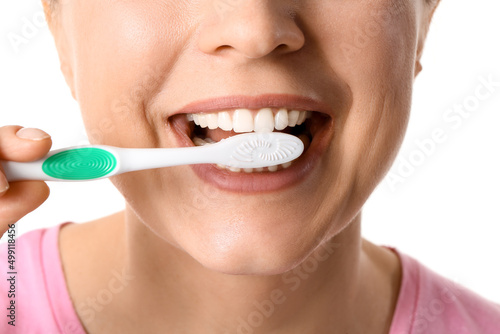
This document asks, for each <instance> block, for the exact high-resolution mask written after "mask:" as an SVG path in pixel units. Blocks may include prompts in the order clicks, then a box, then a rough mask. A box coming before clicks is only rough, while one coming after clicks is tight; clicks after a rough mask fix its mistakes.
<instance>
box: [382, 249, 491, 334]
mask: <svg viewBox="0 0 500 334" xmlns="http://www.w3.org/2000/svg"><path fill="white" fill-rule="evenodd" d="M393 250H394V251H395V252H396V253H397V254H398V255H399V257H400V259H401V263H402V268H403V277H402V284H401V289H400V293H399V298H398V303H397V306H396V312H395V314H394V318H393V325H392V327H391V334H400V333H401V334H402V333H405V334H406V333H411V334H421V333H422V334H423V333H425V334H470V333H481V334H497V333H498V332H499V329H500V305H498V304H495V303H493V302H492V301H490V300H488V299H486V298H484V297H482V296H480V295H478V294H477V293H475V292H473V291H471V290H469V289H467V288H465V287H463V286H462V285H460V284H457V283H455V282H453V281H451V280H449V279H447V278H445V277H443V276H441V275H439V274H437V273H436V272H434V271H432V270H431V269H429V268H427V267H426V266H424V265H422V264H421V263H419V262H418V261H417V260H415V259H414V258H412V257H410V256H408V255H406V254H403V253H401V252H399V251H397V250H395V249H393Z"/></svg>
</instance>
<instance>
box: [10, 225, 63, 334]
mask: <svg viewBox="0 0 500 334" xmlns="http://www.w3.org/2000/svg"><path fill="white" fill-rule="evenodd" d="M63 225H64V224H60V225H57V226H54V227H50V228H45V229H38V230H34V231H30V232H28V233H25V234H23V235H21V236H20V237H19V238H11V237H9V236H8V235H6V236H5V240H6V243H3V244H1V245H0V271H1V272H2V273H3V274H4V275H7V279H5V280H0V291H1V293H0V301H1V302H2V305H9V307H10V308H11V309H10V310H9V315H10V319H11V321H12V322H11V323H10V324H9V323H8V322H7V321H2V322H1V323H0V329H1V330H0V332H2V333H11V332H15V331H14V329H15V330H16V332H23V333H24V332H26V333H28V332H29V333H35V332H36V329H39V328H47V329H49V330H56V329H58V328H59V327H57V324H56V322H55V320H56V319H54V317H53V313H52V312H53V311H54V308H53V306H54V304H53V303H52V301H51V299H50V297H51V296H50V294H49V290H50V289H48V288H49V285H50V284H55V285H56V286H57V285H58V286H61V285H60V284H61V283H64V280H63V275H62V271H61V267H60V260H59V250H58V235H59V229H60V228H61V226H63ZM50 281H52V282H50ZM35 324H36V325H35ZM13 325H15V327H14V326H13ZM33 326H36V328H35V327H33ZM33 330H35V331H33Z"/></svg>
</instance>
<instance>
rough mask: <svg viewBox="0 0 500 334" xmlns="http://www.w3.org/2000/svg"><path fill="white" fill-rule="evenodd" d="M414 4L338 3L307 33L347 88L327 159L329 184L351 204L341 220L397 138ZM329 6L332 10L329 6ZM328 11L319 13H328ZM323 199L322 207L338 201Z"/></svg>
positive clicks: (410, 61) (405, 113)
mask: <svg viewBox="0 0 500 334" xmlns="http://www.w3.org/2000/svg"><path fill="white" fill-rule="evenodd" d="M414 3H415V1H410V0H401V1H392V0H391V1H388V0H373V1H369V2H367V1H354V2H352V3H351V4H343V5H342V8H341V9H339V12H338V14H336V15H335V19H331V18H330V19H328V18H327V17H326V16H325V17H323V18H322V19H321V21H322V22H328V23H327V24H325V25H323V26H318V29H321V31H327V32H328V33H327V34H324V33H321V31H320V30H318V31H317V32H314V34H315V35H317V36H322V37H321V40H320V41H319V42H318V43H319V45H321V47H322V49H321V52H322V54H325V55H327V56H326V57H328V63H329V65H330V66H331V68H332V70H333V71H334V72H335V73H336V74H337V75H338V76H339V78H340V80H342V81H344V82H345V83H346V85H347V86H348V87H349V89H348V90H349V92H350V106H349V107H348V108H347V110H346V111H342V112H339V113H338V114H337V115H336V137H335V140H334V143H333V145H332V147H331V151H330V154H329V158H330V159H331V160H330V161H329V164H330V165H331V166H335V167H334V171H335V172H334V173H332V183H333V184H335V189H337V190H338V193H341V194H342V193H344V194H345V193H348V194H350V195H349V196H350V198H348V199H346V200H345V201H346V202H347V203H348V204H347V206H346V210H345V217H344V218H345V219H350V218H352V217H353V215H355V213H356V211H357V210H359V208H360V207H361V206H362V204H363V203H364V201H365V200H366V199H367V198H368V196H369V195H370V194H371V192H372V191H373V189H374V188H375V186H376V185H377V184H378V183H379V182H380V181H381V179H382V178H383V177H384V175H385V174H386V173H387V171H388V169H389V167H390V165H391V164H392V162H393V161H394V159H395V157H396V154H397V151H398V149H399V147H400V145H401V142H402V140H403V136H404V133H405V130H406V126H407V123H408V119H409V113H410V109H411V95H412V84H413V73H414V63H415V57H416V44H417V43H416V41H417V25H416V10H415V7H414V6H415V4H414ZM329 6H337V5H334V4H333V3H332V4H330V5H329ZM336 10H337V9H336V8H330V9H328V10H326V9H325V10H324V12H329V13H334V12H335V11H336ZM336 196H337V195H336V194H334V193H332V194H329V201H330V202H334V201H336V200H338V198H336Z"/></svg>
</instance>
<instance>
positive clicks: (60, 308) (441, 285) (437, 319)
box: [0, 225, 500, 334]
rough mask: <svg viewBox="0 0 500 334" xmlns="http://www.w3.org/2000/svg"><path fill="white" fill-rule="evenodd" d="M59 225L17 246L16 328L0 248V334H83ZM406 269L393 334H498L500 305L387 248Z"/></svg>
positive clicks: (2, 248)
mask: <svg viewBox="0 0 500 334" xmlns="http://www.w3.org/2000/svg"><path fill="white" fill-rule="evenodd" d="M60 227H61V225H58V226H55V227H52V228H49V229H40V230H36V231H32V232H29V233H26V234H24V235H22V236H21V237H20V238H19V239H17V240H16V272H17V275H16V288H15V295H16V296H15V302H16V303H15V306H16V311H15V312H16V319H15V324H16V326H15V327H14V326H11V325H9V324H8V321H10V319H9V318H8V317H7V314H8V312H9V310H7V307H9V305H10V304H9V303H10V300H11V298H9V297H8V291H9V289H10V283H9V282H8V281H7V279H8V278H9V276H10V275H8V274H7V272H9V271H10V270H9V268H8V262H7V245H6V244H2V245H1V246H0V273H1V275H2V276H3V277H4V278H3V279H1V280H0V301H1V304H0V305H1V307H0V309H2V310H3V311H2V312H3V314H2V315H1V316H0V319H1V320H0V333H2V334H10V333H18V334H59V333H61V334H85V330H84V329H83V327H82V325H81V323H80V321H79V319H78V316H77V314H76V311H75V309H74V307H73V304H72V302H71V298H70V296H69V294H68V291H67V287H66V282H65V279H64V273H63V271H62V267H61V260H60V257H59V247H58V236H59V229H60ZM389 249H391V250H392V251H394V252H395V253H396V254H398V255H399V257H400V259H401V262H402V266H403V277H402V284H401V290H400V293H399V297H398V302H397V306H396V312H395V314H394V318H393V321H392V325H391V330H390V333H389V334H420V333H425V334H499V333H500V305H497V304H494V303H493V302H491V301H488V300H486V299H484V298H482V297H481V296H479V295H477V294H476V293H474V292H472V291H470V290H467V289H465V288H464V287H462V286H460V285H457V284H455V283H453V282H452V281H450V280H448V279H445V278H443V277H441V276H440V275H438V274H436V273H435V272H433V271H431V270H430V269H428V268H426V267H425V266H423V265H421V264H420V263H418V262H417V261H416V260H415V259H413V258H411V257H410V256H408V255H405V254H403V253H401V252H400V251H398V250H396V249H394V248H391V247H389Z"/></svg>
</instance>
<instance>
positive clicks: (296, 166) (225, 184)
mask: <svg viewBox="0 0 500 334" xmlns="http://www.w3.org/2000/svg"><path fill="white" fill-rule="evenodd" d="M172 130H173V132H174V133H175V136H176V139H177V144H178V145H179V146H180V147H191V146H194V144H193V142H192V141H191V139H190V138H189V137H188V136H187V135H186V133H185V132H184V131H182V130H181V129H179V127H176V126H173V127H172ZM318 130H319V131H317V133H315V135H314V137H313V140H312V142H311V144H310V146H309V148H308V149H307V151H306V152H305V153H304V154H302V155H301V156H300V157H299V158H298V159H296V160H295V161H294V162H293V164H292V165H291V166H290V167H288V168H286V169H281V170H279V171H276V172H262V173H258V172H254V173H245V172H239V173H235V172H231V171H228V170H223V169H222V170H221V169H219V168H217V167H216V166H215V165H212V164H199V165H190V167H191V168H192V169H193V171H194V172H195V174H196V175H197V176H198V177H199V178H200V179H201V180H203V181H204V182H206V183H208V184H210V185H212V186H214V187H217V188H219V189H221V190H225V191H230V192H236V193H263V192H273V191H279V190H284V189H287V188H290V187H293V186H296V185H298V184H300V183H301V182H303V181H304V180H305V179H306V178H307V176H308V175H311V172H312V170H313V169H314V168H315V167H316V166H317V164H318V162H319V160H320V158H321V156H322V155H323V153H324V152H325V151H326V149H327V147H328V145H329V143H330V142H331V140H332V137H333V122H330V124H328V125H325V126H322V127H321V129H318Z"/></svg>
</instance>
